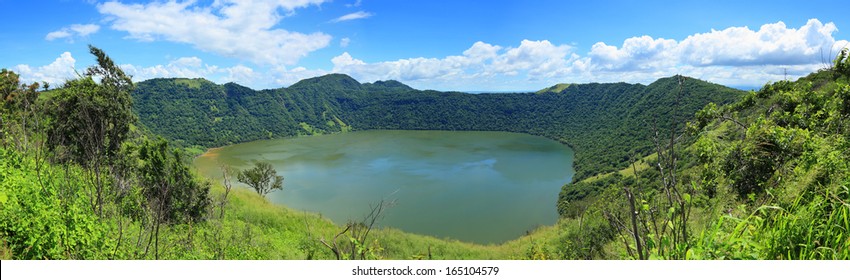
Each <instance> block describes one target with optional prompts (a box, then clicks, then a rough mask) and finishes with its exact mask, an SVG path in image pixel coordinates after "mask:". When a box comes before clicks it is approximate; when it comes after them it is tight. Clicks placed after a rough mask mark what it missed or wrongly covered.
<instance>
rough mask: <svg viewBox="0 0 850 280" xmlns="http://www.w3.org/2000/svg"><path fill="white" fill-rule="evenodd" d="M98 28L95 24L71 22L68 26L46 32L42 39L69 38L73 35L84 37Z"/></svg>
mask: <svg viewBox="0 0 850 280" xmlns="http://www.w3.org/2000/svg"><path fill="white" fill-rule="evenodd" d="M98 30H100V26H99V25H97V24H72V25H70V26H67V27H63V28H62V29H59V30H56V31H53V32H50V33H47V35H46V36H44V39H45V40H48V41H53V40H56V39H62V38H68V39H71V38H72V37H73V36H79V37H86V36H88V35H91V34H94V33H96V32H97V31H98Z"/></svg>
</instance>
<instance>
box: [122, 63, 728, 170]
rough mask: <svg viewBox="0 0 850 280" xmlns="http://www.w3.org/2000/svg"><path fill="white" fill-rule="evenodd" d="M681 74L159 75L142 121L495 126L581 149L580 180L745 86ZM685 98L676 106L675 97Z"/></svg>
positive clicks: (290, 131) (283, 132)
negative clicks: (408, 80) (592, 79)
mask: <svg viewBox="0 0 850 280" xmlns="http://www.w3.org/2000/svg"><path fill="white" fill-rule="evenodd" d="M686 80H687V82H686V83H685V85H686V87H687V94H686V95H683V96H682V97H681V100H677V99H676V98H677V95H675V94H674V93H675V92H676V90H675V89H676V86H677V78H676V77H670V78H664V79H660V80H658V81H656V82H654V83H652V84H650V85H648V86H645V85H640V84H626V83H613V84H596V83H594V84H580V85H572V86H569V87H566V88H564V89H562V90H559V91H547V90H544V91H541V92H538V93H518V94H467V93H460V92H438V91H430V90H427V91H420V90H414V89H412V88H410V87H408V86H406V85H404V84H401V83H399V82H396V81H387V82H383V81H379V82H376V83H366V84H361V83H359V82H357V81H356V80H354V79H352V78H351V77H348V76H346V75H341V74H332V75H327V76H322V77H317V78H311V79H306V80H303V81H300V82H298V83H296V84H294V85H292V86H290V87H288V88H282V89H275V90H262V91H254V90H251V89H248V88H245V87H242V86H239V85H236V84H232V83H229V84H225V85H223V86H220V85H215V84H213V83H211V82H208V81H205V80H187V79H154V80H149V81H145V82H141V83H139V85H138V88H137V90H136V91H135V92H134V94H133V97H134V99H135V103H134V108H135V110H136V111H137V112H138V114H139V117H140V120H141V123H143V124H144V125H146V126H147V127H149V128H150V129H151V130H152V131H153V132H154V133H157V134H161V135H163V136H165V137H167V138H169V139H172V140H175V141H178V142H179V143H183V144H186V145H201V146H206V147H213V146H221V145H227V144H232V143H237V142H243V141H250V140H257V139H267V138H274V137H284V136H294V135H302V134H307V135H309V134H319V133H332V132H339V131H345V130H349V129H356V130H364V129H408V130H492V131H510V132H524V133H530V134H534V135H541V136H546V137H549V138H552V139H555V140H558V141H560V142H562V143H565V144H568V145H570V146H571V147H573V148H574V150H575V151H576V171H577V175H576V177H577V178H579V179H580V178H585V177H587V176H590V175H593V174H597V173H605V172H610V171H613V170H618V169H620V168H623V167H625V166H626V165H627V164H628V160H629V159H630V158H632V157H635V156H643V155H646V154H648V153H649V152H650V151H651V148H650V143H651V141H650V140H651V137H650V134H649V132H648V131H647V130H646V129H644V128H646V127H647V126H652V125H653V124H654V123H655V122H658V124H657V125H658V127H660V128H662V129H666V128H667V127H668V126H669V124H670V122H672V121H681V120H684V119H685V118H687V117H688V116H692V115H693V114H694V112H696V111H697V110H698V109H699V108H702V106H705V104H708V103H709V102H714V103H716V104H726V103H729V102H731V101H733V100H736V99H737V98H739V97H740V96H741V91H738V90H734V89H731V88H727V87H724V86H720V85H716V84H711V83H707V82H704V81H700V80H696V79H690V78H688V79H686ZM677 102H678V103H680V104H681V106H679V107H678V108H679V109H678V110H673V109H672V108H673V104H674V103H677Z"/></svg>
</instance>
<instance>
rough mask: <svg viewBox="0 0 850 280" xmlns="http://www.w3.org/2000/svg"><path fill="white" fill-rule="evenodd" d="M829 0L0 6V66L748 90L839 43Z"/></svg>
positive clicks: (836, 14)
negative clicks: (114, 65)
mask: <svg viewBox="0 0 850 280" xmlns="http://www.w3.org/2000/svg"><path fill="white" fill-rule="evenodd" d="M841 2H842V1H777V0H774V1H545V0H544V1H499V0H492V1H465V0H457V1H413V0H409V1H391V0H333V1H325V0H242V1H235V0H214V1H213V0H206V1H202V0H197V1H170V0H166V1H154V2H149V1H126V0H119V1H95V0H59V1H42V0H34V1H13V0H0V16H2V18H3V19H4V22H6V23H7V24H9V23H11V24H12V25H11V26H10V27H7V28H4V29H3V31H2V32H0V67H2V68H7V69H11V70H13V71H16V72H18V73H20V74H21V76H22V77H23V79H24V80H25V81H28V82H32V81H48V82H50V83H51V84H61V83H62V81H64V80H65V79H68V78H73V77H74V75H75V74H74V69H77V70H82V69H85V68H86V67H87V66H89V65H91V64H93V63H94V62H93V59H92V57H91V55H90V54H88V51H87V45H88V44H93V45H95V46H97V47H99V48H102V49H104V50H105V51H106V52H107V54H109V55H110V56H111V57H112V58H113V59H114V60H115V61H117V62H118V63H119V64H121V66H122V67H123V68H124V70H125V71H126V72H128V73H130V74H132V75H133V76H134V79H135V80H137V81H141V80H145V79H150V78H156V77H189V78H196V77H203V78H206V79H209V80H211V81H214V82H217V83H226V82H231V81H232V82H237V83H240V84H243V85H246V86H249V87H252V88H255V89H264V88H278V87H285V86H289V85H291V84H292V83H294V82H297V81H298V80H300V79H304V78H309V77H314V76H318V75H323V74H327V73H345V74H348V75H351V76H352V77H354V78H355V79H358V80H360V81H361V82H374V81H376V80H388V79H394V80H399V81H401V82H404V83H406V84H409V85H411V86H413V87H415V88H419V89H437V90H461V91H526V90H537V89H540V88H543V87H547V86H550V85H553V84H556V83H585V82H619V81H625V82H631V83H644V84H646V83H650V82H652V81H654V80H656V79H658V78H662V77H667V76H671V75H674V74H683V75H688V76H692V77H696V78H700V79H704V80H708V81H712V82H716V83H720V84H725V85H731V86H743V87H758V86H760V85H763V84H764V83H766V82H769V81H776V80H780V79H783V78H784V77H785V75H786V73H787V74H788V77H789V78H794V77H798V76H801V75H805V74H807V73H809V72H811V71H814V70H817V69H820V68H822V67H823V66H824V64H823V63H822V62H823V59H822V57H823V58H826V56H827V55H828V54H829V53H830V52H831V53H833V54H834V53H835V52H836V50H837V49H839V48H841V47H850V44H848V41H847V40H848V38H850V36H848V34H850V17H848V16H847V15H846V11H845V10H846V9H845V8H843V6H844V5H846V3H841ZM822 53H823V55H822ZM827 60H828V58H827Z"/></svg>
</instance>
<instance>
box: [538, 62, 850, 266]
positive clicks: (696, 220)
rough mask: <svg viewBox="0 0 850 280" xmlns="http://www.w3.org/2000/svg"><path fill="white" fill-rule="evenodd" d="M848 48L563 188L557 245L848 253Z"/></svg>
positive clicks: (601, 251) (780, 255)
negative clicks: (615, 167)
mask: <svg viewBox="0 0 850 280" xmlns="http://www.w3.org/2000/svg"><path fill="white" fill-rule="evenodd" d="M846 54H847V51H846V49H845V50H844V51H843V52H842V53H841V55H839V57H838V58H837V59H836V60H835V65H834V66H833V67H830V68H827V69H823V70H820V71H818V72H816V73H812V74H810V75H808V76H806V77H803V78H801V79H799V80H797V81H794V82H792V81H779V82H776V83H772V84H768V85H765V86H764V87H763V88H762V89H760V90H759V91H757V92H756V91H753V92H750V93H748V94H747V95H745V96H744V98H743V99H742V100H740V101H738V102H735V103H732V104H728V105H725V106H720V105H717V104H713V103H711V104H709V105H708V106H706V107H705V108H703V109H702V110H699V111H698V112H697V114H696V115H695V117H696V118H695V119H694V120H693V121H689V122H687V123H685V122H681V123H678V124H676V125H675V126H673V127H672V128H673V129H674V130H673V131H674V133H669V131H668V132H667V133H659V141H658V142H656V143H655V144H654V149H655V153H654V154H652V155H651V156H649V157H646V158H644V159H640V160H634V162H633V164H632V166H630V167H628V168H625V169H624V170H621V171H619V172H612V173H608V174H604V175H600V176H595V177H592V178H587V179H585V180H582V181H579V182H575V183H573V184H569V185H567V186H565V187H564V189H563V191H562V192H561V195H560V198H559V206H558V208H559V212H560V213H561V215H562V218H563V219H562V220H561V223H560V225H561V228H562V232H563V235H562V236H561V239H560V240H559V241H558V242H556V243H555V244H557V245H555V246H554V247H556V248H550V249H549V250H550V251H548V252H567V253H568V254H569V255H562V256H559V257H566V258H580V259H581V258H593V259H597V258H610V257H615V258H617V257H616V256H612V253H613V254H614V255H619V256H621V257H622V256H627V257H628V258H635V259H654V258H659V259H844V260H846V259H850V222H848V221H850V203H848V201H850V189H848V188H850V153H848V151H850V83H848V82H850V70H848V69H850V60H848V59H847V55H846ZM682 93H683V94H686V93H687V87H686V86H683V87H682ZM680 106H681V105H680ZM544 251H545V250H544Z"/></svg>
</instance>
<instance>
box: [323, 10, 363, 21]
mask: <svg viewBox="0 0 850 280" xmlns="http://www.w3.org/2000/svg"><path fill="white" fill-rule="evenodd" d="M371 16H372V14H371V13H367V12H364V11H359V12H354V13H350V14H347V15H344V16H341V17H338V18H335V19H333V20H331V22H334V23H336V22H343V21H350V20H356V19H364V18H368V17H371Z"/></svg>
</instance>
